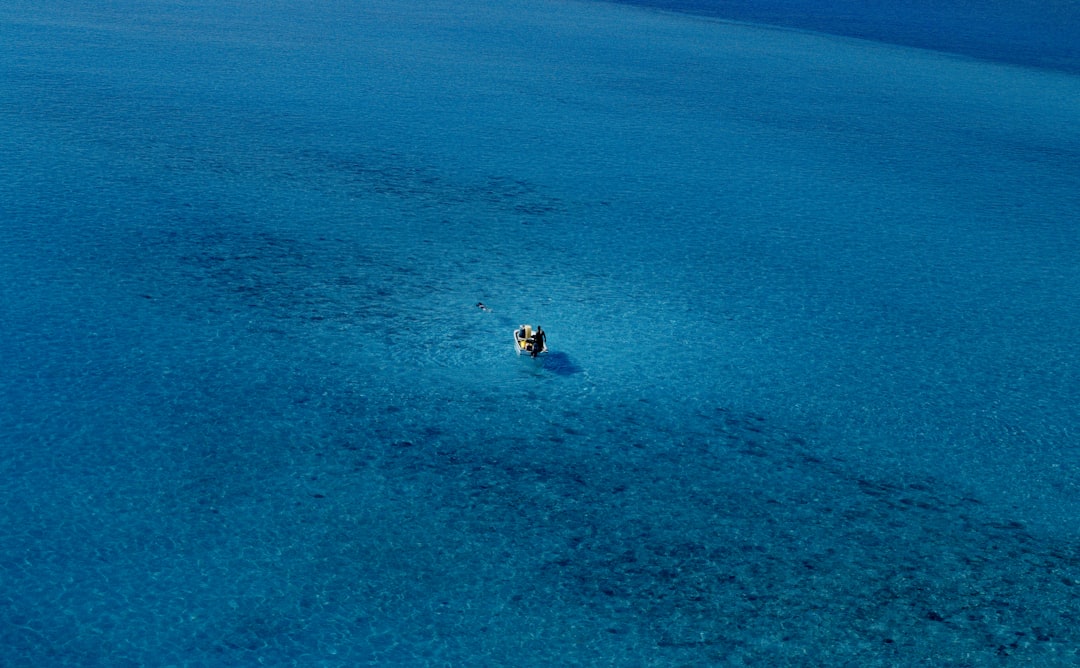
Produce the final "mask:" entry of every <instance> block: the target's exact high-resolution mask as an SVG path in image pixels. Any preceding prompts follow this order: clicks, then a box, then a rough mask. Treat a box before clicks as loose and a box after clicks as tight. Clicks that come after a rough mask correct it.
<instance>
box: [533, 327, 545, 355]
mask: <svg viewBox="0 0 1080 668" xmlns="http://www.w3.org/2000/svg"><path fill="white" fill-rule="evenodd" d="M546 342H547V334H545V333H544V328H543V327H541V326H540V325H537V326H536V333H535V334H533V337H532V356H533V357H536V356H537V355H539V354H540V353H542V352H543V351H544V344H545V343H546Z"/></svg>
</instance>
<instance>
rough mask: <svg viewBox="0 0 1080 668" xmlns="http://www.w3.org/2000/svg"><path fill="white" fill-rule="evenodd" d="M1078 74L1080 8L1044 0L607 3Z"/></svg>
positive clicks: (673, 0) (649, 0) (631, 0)
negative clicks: (658, 9)
mask: <svg viewBox="0 0 1080 668" xmlns="http://www.w3.org/2000/svg"><path fill="white" fill-rule="evenodd" d="M615 1H617V2H621V3H625V4H629V5H641V6H646V7H656V8H660V9H665V10H669V11H676V12H686V13H690V14H698V15H702V16H712V17H719V18H723V19H726V20H731V21H742V22H747V23H759V24H767V25H774V26H782V27H785V28H796V29H800V30H812V31H816V32H823V33H829V34H833V35H844V36H848V37H856V38H859V39H867V40H873V41H878V42H887V43H891V44H902V45H905V46H913V47H918V48H922V49H932V50H935V51H943V52H951V53H956V54H963V55H966V56H971V57H975V58H981V59H986V60H993V61H1000V62H1006V63H1014V64H1019V65H1027V66H1032V67H1049V68H1056V69H1062V70H1065V71H1068V72H1072V73H1074V74H1075V73H1080V46H1078V44H1077V38H1076V36H1077V35H1080V5H1077V4H1076V3H1074V2H1064V1H1060V0H1051V1H1050V2H1032V1H1020V0H1011V1H1008V2H1005V1H996V2H972V1H971V0H904V1H902V2H897V1H896V0H830V1H829V2H820V1H819V0H615Z"/></svg>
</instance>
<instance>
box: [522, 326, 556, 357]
mask: <svg viewBox="0 0 1080 668" xmlns="http://www.w3.org/2000/svg"><path fill="white" fill-rule="evenodd" d="M545 338H546V337H545ZM535 341H536V339H535V338H534V334H533V328H532V325H519V326H518V328H517V329H515V330H514V347H515V348H517V353H518V355H520V354H522V353H529V354H530V355H532V354H533V343H534V342H535ZM540 345H541V346H542V348H541V349H540V350H539V351H537V353H536V354H537V355H543V354H544V353H546V352H547V351H548V349H547V342H544V343H541V344H540Z"/></svg>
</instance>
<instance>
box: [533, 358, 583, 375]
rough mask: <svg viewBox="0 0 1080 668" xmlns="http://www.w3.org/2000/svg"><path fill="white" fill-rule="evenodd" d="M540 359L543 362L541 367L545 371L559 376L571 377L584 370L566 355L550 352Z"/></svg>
mask: <svg viewBox="0 0 1080 668" xmlns="http://www.w3.org/2000/svg"><path fill="white" fill-rule="evenodd" d="M540 359H541V360H543V366H544V369H545V370H546V371H551V372H553V373H556V374H558V375H560V376H572V375H574V374H575V373H581V372H583V371H584V369H582V368H581V367H579V366H578V365H577V364H575V363H574V361H573V360H572V359H570V356H569V355H567V354H566V353H561V352H550V353H548V354H547V355H542V356H541V357H540Z"/></svg>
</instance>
